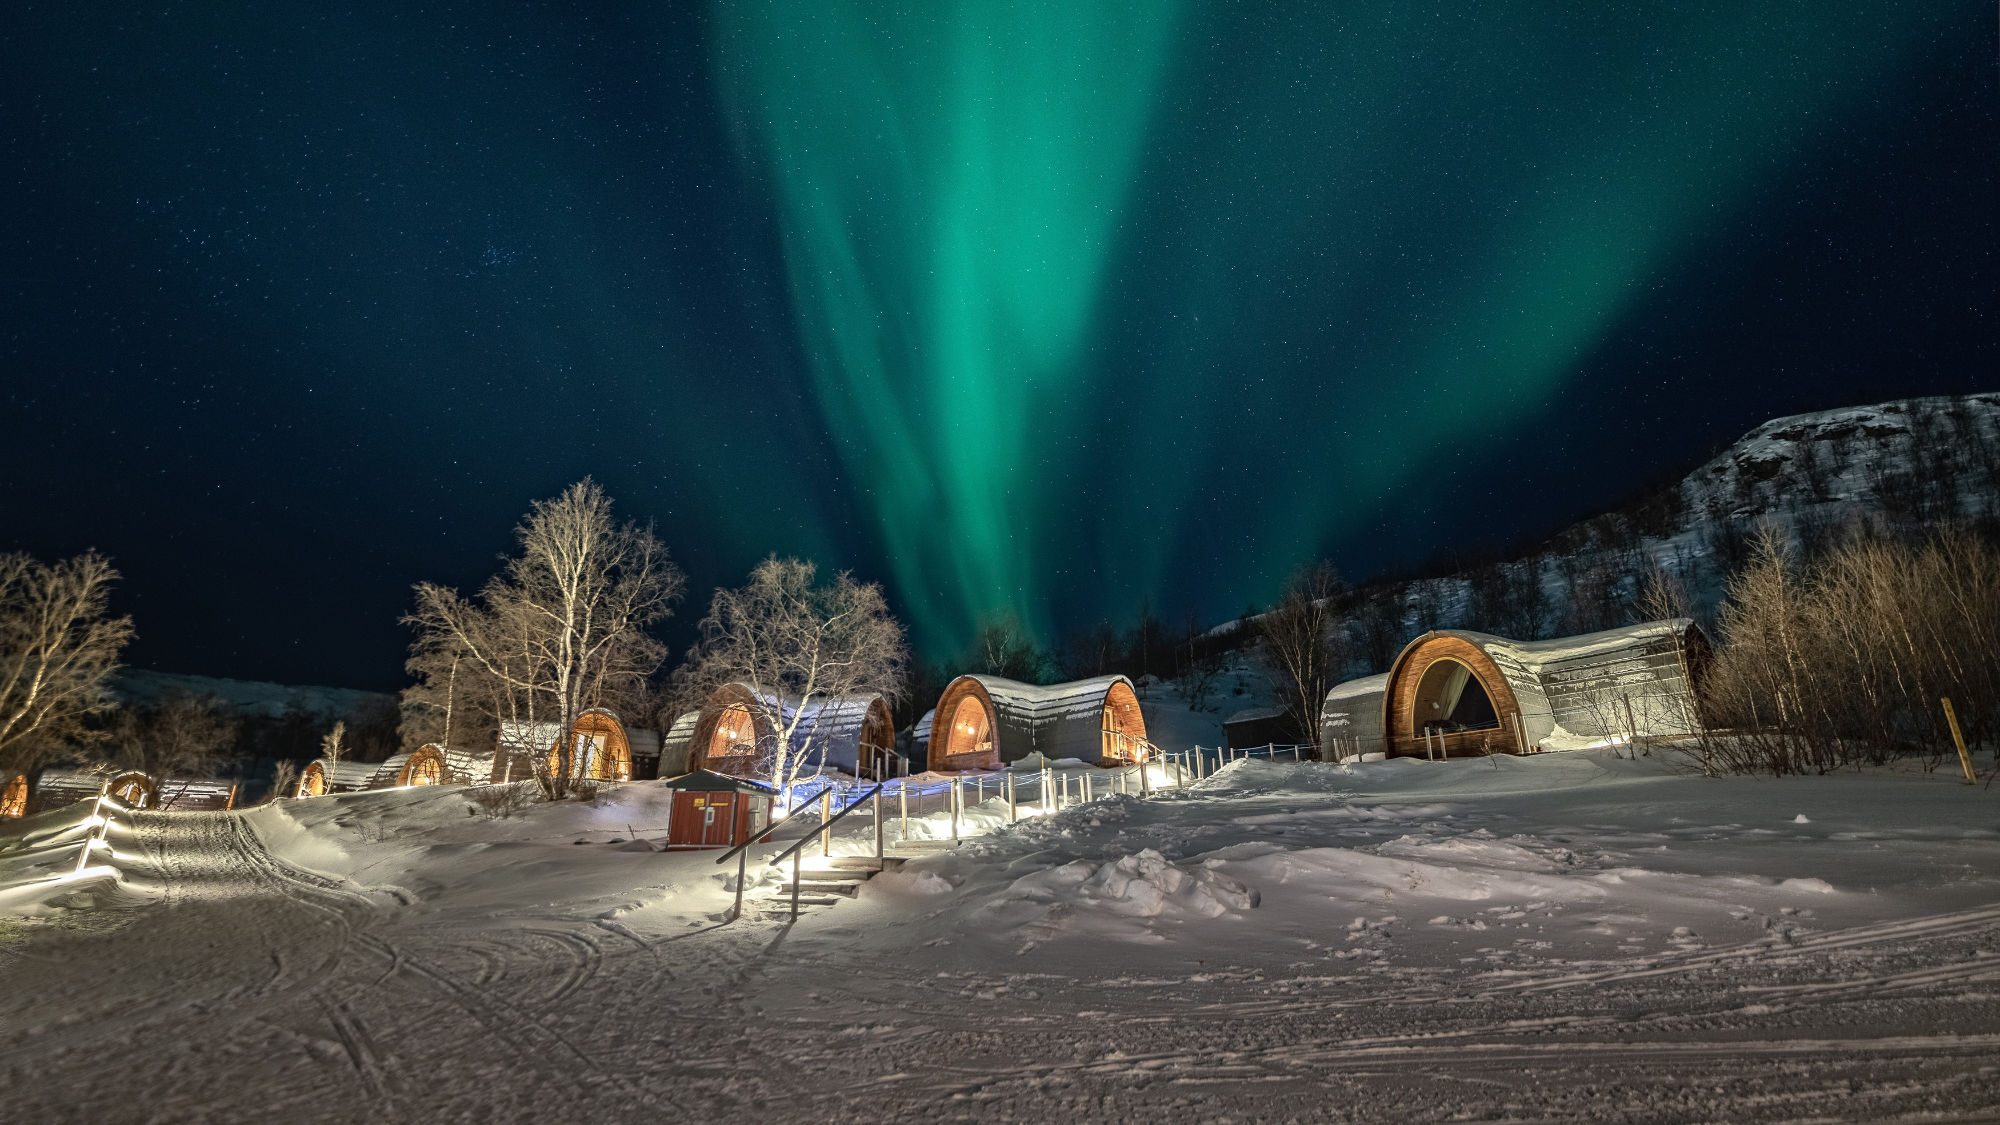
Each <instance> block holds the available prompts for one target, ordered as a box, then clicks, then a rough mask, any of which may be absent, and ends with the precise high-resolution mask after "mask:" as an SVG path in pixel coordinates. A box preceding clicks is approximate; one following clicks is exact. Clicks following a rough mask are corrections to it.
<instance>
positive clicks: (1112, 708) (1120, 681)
mask: <svg viewBox="0 0 2000 1125" xmlns="http://www.w3.org/2000/svg"><path fill="white" fill-rule="evenodd" d="M1148 745H1149V744H1148V743H1147V741H1146V716H1145V714H1144V713H1143V712H1142V711H1141V710H1140V708H1139V695H1138V693H1137V692H1136V691H1134V690H1133V687H1132V681H1131V680H1128V679H1126V678H1125V677H1124V676H1097V677H1094V678H1092V679H1088V680H1075V681H1072V682H1070V683H1066V684H1053V685H1050V686H1047V687H1043V686H1040V685H1037V684H1024V683H1019V682H1017V681H1014V680H1008V679H1002V678H1001V677H999V676H960V677H958V678H957V679H955V680H953V681H951V683H949V684H947V685H945V689H944V694H942V695H940V696H939V697H938V705H937V715H936V718H935V719H934V720H933V725H932V729H931V739H930V748H929V749H930V752H929V756H928V759H927V767H928V768H929V769H933V770H966V769H997V768H999V767H1000V766H1002V765H1005V764H1007V763H1010V762H1018V761H1020V760H1022V759H1023V758H1027V757H1029V756H1030V755H1034V754H1039V755H1041V756H1042V757H1043V758H1046V759H1051V760H1059V759H1065V758H1074V759H1077V760H1080V761H1084V762H1093V763H1096V764H1098V765H1117V764H1120V763H1124V762H1132V761H1137V760H1139V758H1140V756H1141V754H1142V752H1143V750H1144V748H1145V747H1146V746H1148Z"/></svg>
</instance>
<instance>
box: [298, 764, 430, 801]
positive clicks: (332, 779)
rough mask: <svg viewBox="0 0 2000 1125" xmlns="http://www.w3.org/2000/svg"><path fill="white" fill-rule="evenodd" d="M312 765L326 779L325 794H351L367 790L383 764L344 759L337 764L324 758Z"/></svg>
mask: <svg viewBox="0 0 2000 1125" xmlns="http://www.w3.org/2000/svg"><path fill="white" fill-rule="evenodd" d="M406 756H407V755H406ZM312 765H313V766H318V767H319V769H320V776H322V777H324V778H325V779H326V791H327V792H329V793H351V792H353V791H355V790H357V789H366V788H368V786H369V785H370V784H371V783H372V782H373V781H374V780H375V774H376V772H377V771H378V770H380V769H381V768H382V766H383V765H384V763H382V762H356V761H352V760H350V759H346V758H343V759H341V760H340V761H338V762H329V761H327V760H326V759H325V758H320V759H318V760H317V761H314V762H313V763H312ZM307 768H311V767H310V766H309V767H307Z"/></svg>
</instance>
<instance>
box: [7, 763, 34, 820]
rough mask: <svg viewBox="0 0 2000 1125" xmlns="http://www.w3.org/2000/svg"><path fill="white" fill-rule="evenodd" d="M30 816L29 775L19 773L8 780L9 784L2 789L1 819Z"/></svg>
mask: <svg viewBox="0 0 2000 1125" xmlns="http://www.w3.org/2000/svg"><path fill="white" fill-rule="evenodd" d="M27 815H28V775H27V774H25V773H17V774H14V775H12V776H10V777H8V778H7V784H6V785H5V786H4V787H0V817H4V818H9V819H11V818H14V817H21V816H27Z"/></svg>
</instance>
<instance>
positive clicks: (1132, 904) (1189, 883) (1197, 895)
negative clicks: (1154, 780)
mask: <svg viewBox="0 0 2000 1125" xmlns="http://www.w3.org/2000/svg"><path fill="white" fill-rule="evenodd" d="M1257 902H1258V893H1257V891H1256V890H1255V889H1254V888H1252V887H1250V886H1249V885H1247V884H1245V883H1242V882H1239V881H1238V880H1236V879H1233V878H1231V877H1229V876H1227V875H1224V874H1222V873H1221V872H1219V871H1215V870H1213V869H1212V868H1209V867H1207V866H1195V867H1185V866H1182V865H1180V864H1176V863H1174V862H1172V861H1171V860H1169V859H1167V857H1166V856H1164V855H1161V854H1160V853H1159V852H1157V851H1155V850H1153V849H1152V848H1146V849H1144V850H1142V851H1139V852H1136V853H1134V854H1131V855H1124V856H1120V857H1118V858H1117V859H1113V860H1109V861H1106V862H1102V863H1096V862H1092V861H1090V860H1083V859H1079V860H1073V861H1071V862H1069V863H1065V864H1063V865H1062V866H1060V867H1052V868H1049V869H1047V870H1044V871H1037V872H1035V873H1033V874H1030V875H1024V876H1022V877H1021V878H1019V879H1016V880H1015V881H1014V882H1013V883H1012V884H1011V885H1009V886H1008V887H1007V889H1006V890H1005V891H1004V892H1002V894H1001V898H1000V901H999V903H998V904H997V906H998V908H999V911H1000V912H1001V913H1007V912H1008V908H1010V907H1017V906H1020V905H1023V904H1026V905H1029V906H1032V907H1038V908H1041V909H1037V910H1033V911H1031V914H1032V915H1033V917H1032V920H1033V921H1038V922H1050V921H1057V920H1060V919H1062V918H1067V917H1072V916H1079V915H1081V916H1088V915H1093V914H1094V915H1102V916H1108V917H1111V918H1124V919H1155V918H1220V917H1223V916H1225V915H1230V914H1240V913H1242V912H1244V911H1247V910H1251V909H1253V908H1255V907H1256V905H1257Z"/></svg>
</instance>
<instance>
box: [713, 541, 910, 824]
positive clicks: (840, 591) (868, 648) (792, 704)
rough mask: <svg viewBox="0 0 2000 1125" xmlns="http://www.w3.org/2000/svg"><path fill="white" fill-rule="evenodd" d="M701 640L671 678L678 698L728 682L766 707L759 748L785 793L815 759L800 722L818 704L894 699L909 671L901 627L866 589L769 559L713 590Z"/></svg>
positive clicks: (849, 578) (876, 593)
mask: <svg viewBox="0 0 2000 1125" xmlns="http://www.w3.org/2000/svg"><path fill="white" fill-rule="evenodd" d="M700 628H701V638H700V640H699V641H698V642H696V644H695V647H694V649H693V650H692V651H691V652H689V654H688V660H687V663H686V664H685V665H683V666H682V668H681V670H680V672H679V673H678V674H677V677H676V678H677V680H678V681H679V684H680V688H681V691H682V694H683V695H684V696H686V695H689V694H692V693H702V694H705V693H706V691H708V690H712V689H713V688H715V687H716V686H719V685H721V684H725V683H730V682H736V683H741V684H743V685H744V686H745V687H747V688H749V689H750V693H751V694H752V695H753V696H754V697H755V698H756V699H757V700H758V702H759V705H760V706H762V707H763V708H764V709H765V712H766V713H765V714H764V715H763V716H761V717H762V718H764V719H766V720H768V722H769V727H770V729H771V730H772V731H774V734H772V735H770V736H767V738H768V741H769V742H770V745H769V746H761V745H760V746H759V747H758V755H759V759H760V765H761V764H762V763H768V765H769V768H770V778H771V781H772V784H774V785H777V786H779V787H781V788H784V789H787V790H789V789H790V787H791V786H792V785H793V784H795V783H796V782H797V781H798V780H799V778H800V777H801V776H802V775H803V773H804V772H805V769H806V767H807V765H808V764H809V763H811V762H813V761H814V760H815V758H814V755H813V753H812V751H813V746H812V745H811V744H810V739H811V737H812V735H813V731H812V730H811V729H810V728H809V727H807V725H806V723H807V721H808V719H809V718H810V716H811V714H812V712H813V711H814V710H815V709H816V706H815V705H817V704H819V703H822V702H824V701H826V700H828V699H832V698H835V697H838V696H844V695H856V694H860V693H863V692H881V693H882V694H884V695H887V696H890V697H892V698H893V697H896V696H898V695H899V694H900V693H901V691H902V688H903V681H904V678H905V676H906V675H907V674H908V671H909V663H910V652H909V645H908V643H907V642H906V641H905V639H904V635H903V626H902V625H901V624H900V623H898V622H897V620H896V618H895V617H894V616H893V615H892V614H890V612H889V606H888V603H887V601H886V600H884V598H883V596H882V588H881V587H880V586H878V585H876V584H875V583H872V582H868V583H863V582H857V581H856V580H855V579H854V576H853V575H852V574H849V573H848V572H846V571H842V572H840V573H839V574H837V575H835V576H834V578H833V580H832V581H831V582H820V581H819V580H818V568H817V567H815V566H814V564H812V563H810V562H806V561H803V560H800V559H781V558H779V557H777V556H776V555H773V556H771V557H770V558H767V559H765V560H764V561H763V562H761V563H758V564H757V568H756V569H755V570H753V571H751V572H750V581H749V583H748V584H746V585H744V586H743V587H741V588H740V589H735V590H728V589H724V590H717V591H716V592H715V600H714V602H713V603H712V604H711V605H710V607H709V611H708V616H707V617H705V618H703V619H702V621H701V626H700Z"/></svg>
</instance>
